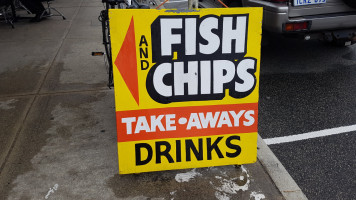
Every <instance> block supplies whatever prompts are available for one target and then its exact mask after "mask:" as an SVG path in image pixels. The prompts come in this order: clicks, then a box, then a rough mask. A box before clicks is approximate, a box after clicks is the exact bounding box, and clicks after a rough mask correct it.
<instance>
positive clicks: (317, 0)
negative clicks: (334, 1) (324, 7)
mask: <svg viewBox="0 0 356 200" xmlns="http://www.w3.org/2000/svg"><path fill="white" fill-rule="evenodd" d="M323 3H326V0H294V6H306V5H314V4H323Z"/></svg>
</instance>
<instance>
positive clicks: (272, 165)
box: [257, 135, 308, 200]
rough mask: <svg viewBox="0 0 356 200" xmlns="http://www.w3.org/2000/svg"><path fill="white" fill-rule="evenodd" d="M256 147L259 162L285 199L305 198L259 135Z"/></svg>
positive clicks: (297, 199) (299, 199)
mask: <svg viewBox="0 0 356 200" xmlns="http://www.w3.org/2000/svg"><path fill="white" fill-rule="evenodd" d="M257 147H258V150H257V157H258V160H259V161H260V162H261V164H262V166H263V167H264V168H265V170H266V172H267V173H268V174H269V176H270V177H271V179H272V181H273V182H274V184H275V185H276V187H277V188H278V190H279V191H280V192H281V194H282V195H283V197H284V198H285V199H286V200H307V199H308V198H307V197H306V196H305V195H304V193H303V191H302V190H301V189H300V188H299V186H298V185H297V183H296V182H295V181H294V179H293V178H292V177H291V176H290V174H289V173H288V172H287V170H286V169H285V168H284V166H283V165H282V163H281V162H280V161H279V160H278V158H277V157H276V156H275V155H274V154H273V152H272V151H271V149H270V148H269V147H268V146H267V144H266V143H265V142H264V141H263V139H262V138H261V136H260V135H258V142H257Z"/></svg>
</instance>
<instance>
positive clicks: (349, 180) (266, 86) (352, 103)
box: [259, 34, 356, 200]
mask: <svg viewBox="0 0 356 200" xmlns="http://www.w3.org/2000/svg"><path fill="white" fill-rule="evenodd" d="M263 37H264V39H263V40H264V41H263V46H262V61H261V86H260V104H259V111H260V113H259V134H260V135H261V136H262V138H264V139H266V138H276V137H281V136H291V135H297V134H305V133H306V134H308V133H311V132H314V131H323V130H328V129H334V128H338V127H345V126H352V125H355V124H356V87H355V86H356V46H355V45H353V46H348V47H335V46H332V45H328V44H325V43H322V42H319V41H302V40H296V39H286V38H283V37H278V36H273V35H270V34H265V35H264V36H263ZM353 130H355V129H353ZM334 132H335V131H334ZM355 133H356V131H351V132H350V131H349V132H345V133H340V134H335V135H331V136H325V137H318V138H312V139H307V140H300V141H295V142H290V143H281V144H272V145H270V148H271V149H272V151H273V152H274V153H275V155H276V156H277V157H278V158H279V160H280V161H281V162H282V164H283V165H284V166H285V167H286V169H287V171H288V172H289V173H290V174H291V176H292V177H293V178H294V180H295V181H296V182H297V184H298V185H299V186H300V187H301V189H302V190H303V192H304V193H305V194H306V196H307V197H308V198H309V199H330V200H331V199H355V196H356V190H355V188H356V181H355V177H356V173H355V167H356V157H355V155H356V145H355V142H356V135H355Z"/></svg>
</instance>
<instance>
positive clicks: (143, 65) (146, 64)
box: [141, 60, 149, 70]
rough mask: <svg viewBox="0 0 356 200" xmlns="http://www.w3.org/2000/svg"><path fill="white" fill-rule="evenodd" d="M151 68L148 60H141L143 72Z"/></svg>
mask: <svg viewBox="0 0 356 200" xmlns="http://www.w3.org/2000/svg"><path fill="white" fill-rule="evenodd" d="M148 67H149V63H148V61H147V60H141V70H146V69H148Z"/></svg>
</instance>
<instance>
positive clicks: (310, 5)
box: [200, 0, 356, 45]
mask: <svg viewBox="0 0 356 200" xmlns="http://www.w3.org/2000/svg"><path fill="white" fill-rule="evenodd" d="M204 1H210V2H215V5H217V1H216V0H202V1H201V2H200V3H201V5H202V7H205V6H204ZM224 2H225V3H226V4H227V5H228V6H231V7H239V6H243V7H263V29H264V31H269V32H272V33H278V34H283V35H286V36H293V37H301V38H303V39H305V40H310V39H322V40H325V41H328V42H333V43H335V44H338V45H350V44H353V43H355V42H356V0H224Z"/></svg>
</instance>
